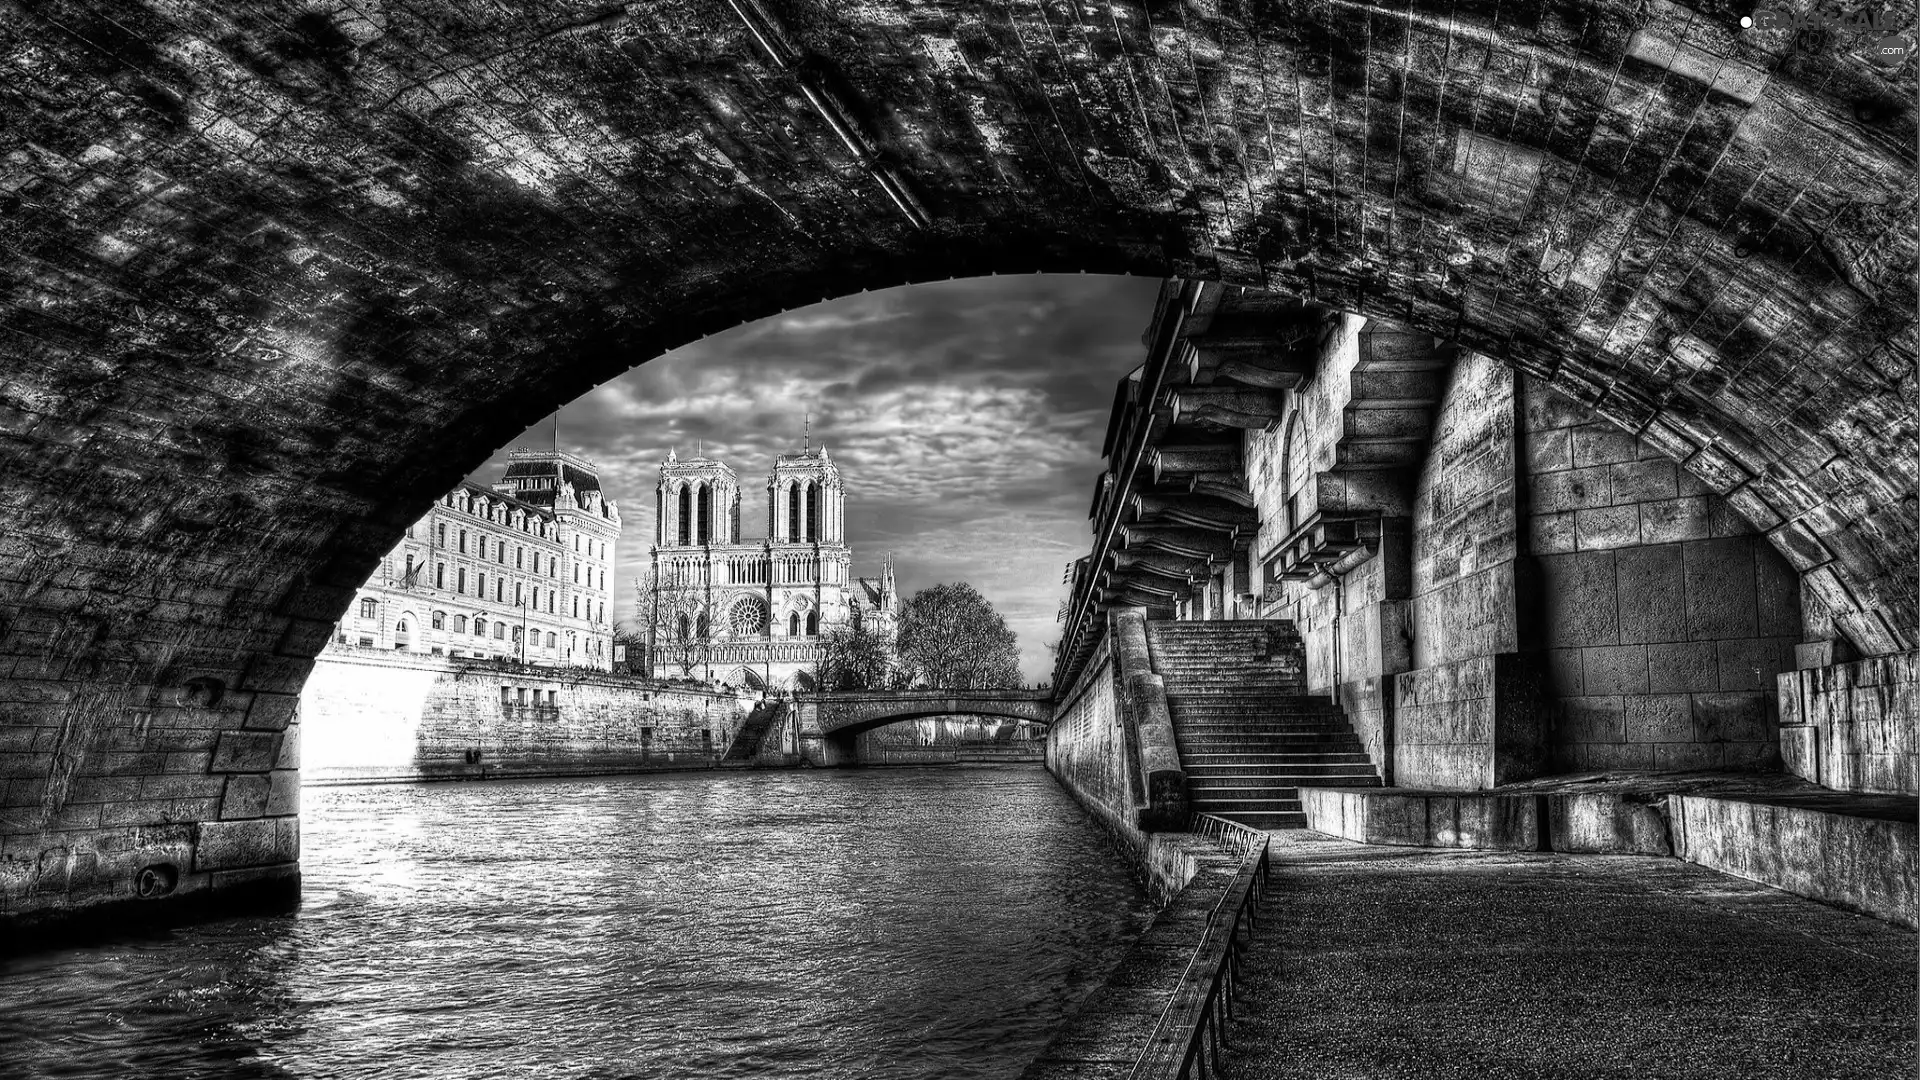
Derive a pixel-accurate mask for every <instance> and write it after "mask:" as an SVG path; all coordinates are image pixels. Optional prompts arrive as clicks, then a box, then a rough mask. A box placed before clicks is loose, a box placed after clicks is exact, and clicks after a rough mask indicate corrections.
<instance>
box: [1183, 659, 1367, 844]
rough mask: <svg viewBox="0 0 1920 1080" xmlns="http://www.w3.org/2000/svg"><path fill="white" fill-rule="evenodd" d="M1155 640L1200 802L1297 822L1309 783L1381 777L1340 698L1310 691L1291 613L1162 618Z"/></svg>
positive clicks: (1356, 782)
mask: <svg viewBox="0 0 1920 1080" xmlns="http://www.w3.org/2000/svg"><path fill="white" fill-rule="evenodd" d="M1147 644H1148V648H1149V650H1150V652H1151V655H1152V658H1153V670H1154V671H1155V672H1156V673H1158V674H1159V675H1160V677H1161V678H1162V679H1163V680H1165V682H1166V687H1167V708H1168V711H1169V712H1171V713H1172V716H1173V734H1174V742H1175V744H1176V745H1177V746H1178V747H1179V749H1180V765H1181V768H1182V769H1184V770H1185V771H1186V774H1187V797H1188V800H1189V803H1190V805H1191V806H1192V808H1193V810H1194V811H1195V812H1197V813H1203V814H1214V815H1216V816H1218V817H1223V818H1228V819H1230V820H1233V821H1238V822H1241V823H1242V824H1246V825H1251V826H1253V827H1255V828H1259V829H1297V828H1302V827H1304V826H1305V825H1306V823H1307V818H1306V814H1305V813H1304V811H1303V810H1302V807H1301V805H1300V789H1301V788H1303V787H1379V786H1380V776H1379V774H1378V773H1377V772H1376V771H1375V770H1374V767H1373V763H1372V761H1371V760H1370V759H1368V757H1367V755H1366V752H1365V750H1364V749H1363V748H1362V747H1361V745H1360V737H1359V736H1357V735H1355V734H1354V733H1353V727H1352V725H1350V724H1348V723H1347V717H1346V714H1345V713H1344V712H1343V711H1341V709H1340V706H1338V705H1336V704H1334V703H1332V702H1330V701H1328V700H1327V699H1326V698H1324V697H1319V696H1313V697H1309V696H1308V695H1307V694H1306V692H1305V673H1304V668H1305V655H1304V652H1303V650H1302V648H1301V645H1300V638H1299V635H1298V634H1297V633H1296V632H1295V631H1294V628H1293V624H1292V623H1290V622H1284V621H1239V622H1173V621H1165V622H1161V621H1155V622H1149V623H1148V624H1147Z"/></svg>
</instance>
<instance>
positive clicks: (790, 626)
mask: <svg viewBox="0 0 1920 1080" xmlns="http://www.w3.org/2000/svg"><path fill="white" fill-rule="evenodd" d="M787 636H788V637H799V636H800V613H799V612H797V611H796V612H794V613H793V614H791V615H789V616H787Z"/></svg>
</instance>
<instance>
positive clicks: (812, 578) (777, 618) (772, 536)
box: [639, 446, 900, 689]
mask: <svg viewBox="0 0 1920 1080" xmlns="http://www.w3.org/2000/svg"><path fill="white" fill-rule="evenodd" d="M655 500H656V501H655V505H654V508H655V521H656V522H657V525H656V530H655V536H654V545H653V548H652V552H651V554H652V583H651V586H650V587H649V588H647V589H645V590H644V591H643V593H642V595H641V597H640V603H641V608H642V610H641V611H640V613H639V620H640V622H641V623H642V624H644V625H646V626H647V627H648V628H649V639H650V647H649V649H648V650H647V655H648V657H649V666H650V670H651V673H652V674H653V675H655V676H658V677H663V678H665V677H672V676H682V677H693V678H707V679H713V680H717V681H720V682H724V683H728V684H731V685H734V686H746V687H751V688H753V689H806V688H808V687H810V686H811V685H812V679H813V675H814V672H815V671H816V670H817V668H818V665H819V663H820V661H821V659H822V657H823V655H824V650H823V648H822V642H823V638H824V636H825V635H827V634H829V633H831V632H832V631H833V630H834V629H836V628H838V627H845V626H857V627H859V628H861V629H864V630H867V631H871V632H873V633H876V634H878V635H879V636H880V637H881V638H882V640H883V641H884V642H885V643H887V645H888V647H889V649H890V647H891V643H892V641H893V639H894V633H895V630H896V625H897V620H898V615H899V606H900V605H899V595H898V593H897V591H896V589H895V586H894V579H893V567H892V565H891V564H890V563H889V564H888V565H887V566H886V567H885V569H884V570H883V571H882V573H881V576H879V577H878V578H857V577H855V576H854V575H853V550H852V549H851V548H849V547H848V546H847V543H846V488H845V485H844V484H843V483H842V481H841V477H840V468H839V466H838V465H836V464H834V462H833V459H832V458H831V456H829V455H828V453H827V450H826V447H824V446H823V447H821V448H820V449H818V450H813V449H811V448H809V449H806V450H803V451H801V452H800V453H797V454H782V455H780V456H779V457H777V458H776V459H775V460H774V463H773V470H772V472H771V473H770V474H769V475H768V477H767V531H766V535H765V536H764V537H763V538H757V539H748V538H746V537H744V536H742V535H741V520H740V507H741V496H740V481H739V477H738V476H737V475H736V474H735V473H734V471H733V469H731V468H730V467H728V466H727V465H726V464H725V463H724V462H721V461H717V460H714V459H711V458H708V457H705V456H696V457H693V458H688V459H685V460H682V459H681V458H680V457H679V455H678V454H677V453H670V454H669V455H668V457H667V460H666V461H665V462H664V463H662V465H661V466H660V481H659V484H658V486H657V488H656V490H655Z"/></svg>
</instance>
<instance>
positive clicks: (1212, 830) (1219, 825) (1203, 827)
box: [1187, 814, 1267, 861]
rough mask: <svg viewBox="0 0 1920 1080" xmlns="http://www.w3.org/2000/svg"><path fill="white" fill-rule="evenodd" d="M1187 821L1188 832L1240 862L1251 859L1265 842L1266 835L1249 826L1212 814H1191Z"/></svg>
mask: <svg viewBox="0 0 1920 1080" xmlns="http://www.w3.org/2000/svg"><path fill="white" fill-rule="evenodd" d="M1188 821H1189V824H1188V826H1187V828H1188V829H1189V830H1190V831H1192V832H1194V833H1197V834H1198V835H1200V836H1204V837H1206V838H1207V839H1209V840H1211V841H1213V842H1214V843H1215V844H1218V845H1220V846H1221V847H1222V848H1225V849H1226V850H1227V851H1228V852H1230V853H1231V854H1232V855H1233V857H1234V858H1236V859H1240V860H1242V861H1244V860H1246V859H1247V858H1249V857H1251V856H1252V855H1253V853H1254V851H1255V850H1257V849H1258V848H1259V847H1260V845H1261V844H1264V843H1266V841H1267V834H1266V833H1264V832H1261V831H1260V830H1259V829H1256V828H1254V827H1253V826H1251V825H1242V824H1240V823H1239V822H1237V821H1229V820H1228V819H1226V818H1223V817H1214V816H1213V815H1212V814H1192V815H1189V817H1188Z"/></svg>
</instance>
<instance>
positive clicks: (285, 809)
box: [266, 769, 300, 817]
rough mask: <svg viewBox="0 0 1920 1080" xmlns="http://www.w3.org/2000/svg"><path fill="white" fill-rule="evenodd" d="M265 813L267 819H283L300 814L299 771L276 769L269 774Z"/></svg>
mask: <svg viewBox="0 0 1920 1080" xmlns="http://www.w3.org/2000/svg"><path fill="white" fill-rule="evenodd" d="M266 812H267V815H268V816H269V817H284V816H286V815H289V814H297V813H299V812H300V772H299V770H297V769H276V770H274V771H273V772H272V773H271V774H270V780H269V783H268V788H267V811H266Z"/></svg>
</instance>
